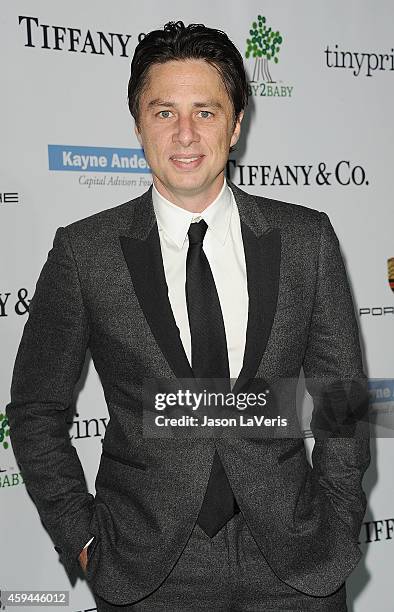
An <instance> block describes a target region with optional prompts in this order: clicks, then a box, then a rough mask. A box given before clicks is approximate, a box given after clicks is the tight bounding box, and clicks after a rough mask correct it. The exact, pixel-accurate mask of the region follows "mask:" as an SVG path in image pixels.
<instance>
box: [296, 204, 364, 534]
mask: <svg viewBox="0 0 394 612" xmlns="http://www.w3.org/2000/svg"><path fill="white" fill-rule="evenodd" d="M320 221H321V226H320V228H321V229H320V251H319V260H318V275H317V283H316V293H315V301H314V307H313V313H312V319H311V324H310V329H309V335H308V343H307V347H306V352H305V355H304V361H303V369H304V374H305V384H306V388H307V390H308V392H309V393H310V394H311V396H312V398H313V404H314V409H313V414H312V421H311V429H312V433H313V435H314V437H315V445H314V449H313V452H312V463H313V474H314V476H315V478H316V481H317V483H318V487H321V488H322V489H323V493H324V494H325V495H326V496H327V497H328V499H329V501H330V502H331V503H332V505H333V506H334V509H335V510H336V512H337V514H338V516H339V517H340V519H342V521H344V522H345V523H346V524H347V526H348V527H349V528H350V531H351V534H352V536H353V537H354V539H355V540H356V541H357V539H358V537H359V533H360V529H361V524H362V520H363V517H364V514H365V510H366V505H367V500H366V496H365V493H364V491H363V489H362V478H363V475H364V472H365V471H366V469H367V467H368V465H369V463H370V443H369V425H368V410H369V393H368V379H367V377H366V374H365V373H364V370H363V364H362V356H361V348H360V341H359V331H358V325H357V321H356V316H355V311H354V305H353V300H352V296H351V292H350V287H349V282H348V278H347V275H346V270H345V266H344V262H343V260H342V256H341V252H340V248H339V242H338V238H337V236H336V234H335V232H334V229H333V227H332V225H331V223H330V220H329V218H328V216H327V215H326V214H325V213H320Z"/></svg>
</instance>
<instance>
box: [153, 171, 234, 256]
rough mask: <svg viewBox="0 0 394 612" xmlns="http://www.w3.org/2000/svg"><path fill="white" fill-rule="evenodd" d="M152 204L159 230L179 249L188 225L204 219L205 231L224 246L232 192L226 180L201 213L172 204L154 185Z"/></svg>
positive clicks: (229, 218) (230, 210) (228, 224)
mask: <svg viewBox="0 0 394 612" xmlns="http://www.w3.org/2000/svg"><path fill="white" fill-rule="evenodd" d="M152 202H153V208H154V211H155V215H156V219H157V224H158V227H159V229H160V230H162V231H164V232H165V233H166V234H167V236H168V237H169V238H170V239H171V240H172V241H173V242H174V243H175V244H176V245H177V247H178V248H179V249H181V248H182V247H183V244H184V242H185V240H186V236H187V232H188V230H189V226H190V223H191V222H192V221H193V220H195V219H196V220H198V221H199V220H200V219H204V221H205V222H206V224H207V225H208V230H207V231H212V234H213V235H214V236H215V238H216V239H217V240H219V242H220V243H221V244H222V245H224V243H225V241H226V237H227V233H228V229H229V227H230V220H231V212H232V191H231V190H230V187H229V186H228V184H227V181H226V180H225V181H224V182H223V187H222V189H221V190H220V193H219V194H218V196H217V197H216V198H215V200H214V201H213V202H212V203H211V204H209V206H207V208H206V209H205V210H203V211H202V212H201V213H194V212H190V211H188V210H185V209H184V208H181V207H180V206H177V205H176V204H173V203H172V202H170V201H169V200H167V199H166V198H164V197H163V196H162V195H161V194H160V193H159V192H158V191H157V189H156V187H155V185H154V184H153V189H152Z"/></svg>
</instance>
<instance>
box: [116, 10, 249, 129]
mask: <svg viewBox="0 0 394 612" xmlns="http://www.w3.org/2000/svg"><path fill="white" fill-rule="evenodd" d="M188 59H202V60H205V61H206V62H208V63H209V64H211V65H212V66H214V67H215V68H216V69H217V70H218V72H219V74H220V76H221V78H222V81H223V84H224V86H225V88H226V90H227V93H228V95H229V97H230V99H231V101H232V104H233V109H234V124H235V121H236V119H237V117H238V115H239V113H240V112H241V111H242V110H243V109H244V108H245V107H246V105H247V103H248V85H247V78H246V74H245V68H244V64H243V60H242V56H241V54H240V52H239V51H238V49H237V48H236V46H235V45H234V43H232V42H231V40H230V39H229V37H228V36H227V34H226V33H225V32H222V31H221V30H216V29H214V28H207V27H206V26H205V25H203V24H197V23H191V24H190V25H188V26H185V24H184V23H183V22H182V21H177V22H174V21H170V22H168V23H166V25H165V26H164V29H163V30H153V31H152V32H149V33H148V34H147V35H146V36H145V37H144V38H143V39H142V40H141V42H140V43H139V44H138V45H137V47H136V49H135V52H134V57H133V59H132V62H131V71H130V72H131V74H130V80H129V86H128V100H129V109H130V113H131V114H132V116H133V117H134V119H135V121H136V123H137V125H138V114H139V102H140V97H141V93H142V91H143V89H144V87H145V85H146V82H147V77H148V71H149V68H150V67H151V66H152V65H153V64H164V63H165V62H170V61H174V60H188Z"/></svg>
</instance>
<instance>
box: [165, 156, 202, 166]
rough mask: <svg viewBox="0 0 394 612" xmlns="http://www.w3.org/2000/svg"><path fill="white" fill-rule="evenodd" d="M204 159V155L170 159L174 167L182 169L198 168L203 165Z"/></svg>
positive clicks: (172, 157)
mask: <svg viewBox="0 0 394 612" xmlns="http://www.w3.org/2000/svg"><path fill="white" fill-rule="evenodd" d="M203 158H204V155H172V156H171V157H170V159H171V161H172V162H173V163H174V165H175V166H176V167H177V168H180V169H184V168H186V169H188V168H189V169H194V168H197V167H198V166H199V165H200V164H201V162H202V160H203Z"/></svg>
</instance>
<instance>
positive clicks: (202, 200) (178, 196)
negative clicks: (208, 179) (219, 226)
mask: <svg viewBox="0 0 394 612" xmlns="http://www.w3.org/2000/svg"><path fill="white" fill-rule="evenodd" d="M224 182H225V179H224V173H222V174H221V175H219V176H218V178H217V181H215V183H214V184H213V185H212V186H211V188H210V189H208V190H204V191H202V192H201V193H200V192H199V193H195V194H190V193H184V194H182V193H178V192H176V193H175V192H173V191H171V190H170V189H167V188H166V186H165V185H164V184H163V183H162V182H161V181H160V180H159V179H158V178H157V177H155V176H154V177H153V183H154V186H155V187H156V189H157V191H158V192H159V193H160V195H161V196H162V197H163V198H165V199H166V200H168V201H169V202H171V203H172V204H175V205H176V206H179V207H180V208H183V209H184V210H188V211H189V212H193V213H201V212H202V211H203V210H205V209H206V208H208V206H210V204H212V202H214V201H215V200H216V198H217V197H218V195H219V193H220V192H221V190H222V188H223V185H224Z"/></svg>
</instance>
